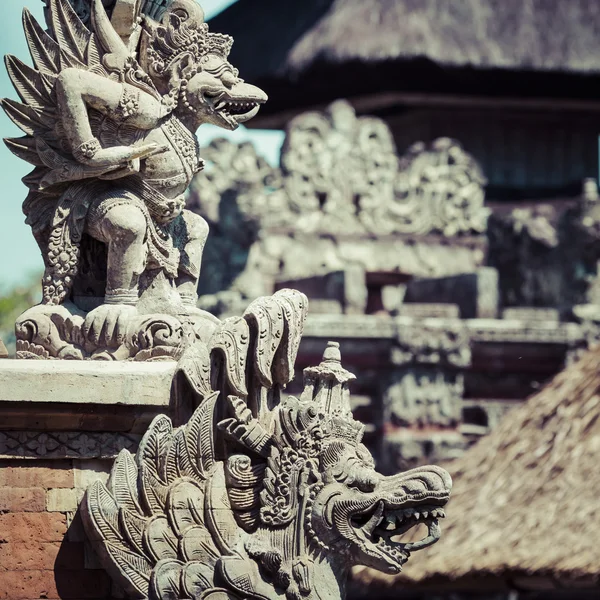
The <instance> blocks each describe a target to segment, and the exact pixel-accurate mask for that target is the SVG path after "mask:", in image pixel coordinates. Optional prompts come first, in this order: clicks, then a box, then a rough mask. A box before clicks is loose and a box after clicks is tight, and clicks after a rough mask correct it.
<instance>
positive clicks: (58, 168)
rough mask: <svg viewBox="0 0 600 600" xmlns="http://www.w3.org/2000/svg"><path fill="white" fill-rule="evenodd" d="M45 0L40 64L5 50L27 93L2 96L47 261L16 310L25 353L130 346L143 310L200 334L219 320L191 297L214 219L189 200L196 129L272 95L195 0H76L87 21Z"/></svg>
mask: <svg viewBox="0 0 600 600" xmlns="http://www.w3.org/2000/svg"><path fill="white" fill-rule="evenodd" d="M47 5H48V7H47V11H46V15H47V25H48V31H47V32H46V31H44V29H43V28H42V27H40V25H39V24H38V23H37V22H36V21H35V19H34V18H33V17H32V16H31V14H30V13H29V12H28V11H27V10H25V12H24V16H23V23H24V28H25V34H26V37H27V41H28V44H29V48H30V51H31V55H32V58H33V62H34V67H35V68H31V67H29V66H27V65H26V64H24V63H23V62H21V61H20V60H18V59H17V58H15V57H13V56H8V57H7V59H6V65H7V69H8V72H9V75H10V77H11V80H12V82H13V84H14V86H15V89H16V90H17V92H18V94H19V96H20V98H21V100H22V102H15V101H13V100H3V101H2V106H3V108H4V110H5V111H6V112H7V114H8V115H9V117H10V118H11V119H12V120H13V121H14V122H15V123H16V124H17V125H18V126H19V127H20V128H21V129H22V130H23V131H24V132H25V134H26V135H25V137H22V138H18V139H8V140H6V143H7V145H8V147H9V148H10V149H11V150H12V151H13V152H14V153H15V154H16V155H17V156H19V157H21V158H22V159H24V160H26V161H28V162H30V163H31V164H33V165H35V169H34V171H33V172H32V173H31V174H30V175H29V176H27V177H26V178H25V180H24V181H25V183H26V185H27V187H28V188H29V190H30V191H29V195H28V197H27V199H26V201H25V203H24V206H23V209H24V212H25V214H26V215H27V222H28V223H29V224H30V225H31V227H32V229H33V233H34V235H35V237H36V240H37V241H38V243H39V245H40V248H41V250H42V254H43V257H44V261H45V266H46V269H45V275H44V278H43V303H42V305H41V306H39V307H35V308H34V309H32V310H31V311H28V313H25V315H23V317H22V318H21V319H20V320H19V322H18V323H17V339H18V341H19V347H18V350H20V355H22V356H24V357H35V356H43V357H59V358H88V357H90V356H91V357H93V358H113V359H114V358H130V357H132V356H134V355H135V354H136V353H137V352H138V351H139V350H140V347H139V345H136V343H135V339H136V336H137V338H139V336H140V335H142V337H144V336H146V337H148V336H150V337H152V336H153V333H152V332H153V331H154V329H156V327H154V329H153V325H152V323H151V321H152V319H150V321H149V319H148V315H152V314H158V315H165V314H166V315H170V316H171V317H172V318H171V319H170V320H169V319H167V325H168V326H164V324H163V329H164V327H167V329H168V328H169V327H170V328H171V329H173V330H175V331H176V332H175V333H174V334H173V335H172V336H171V337H174V338H178V337H179V338H180V337H181V335H182V334H181V331H180V329H181V327H180V325H181V323H188V324H191V329H192V330H194V331H196V333H197V334H198V335H200V336H202V335H204V336H205V337H206V336H208V335H210V333H211V332H212V331H213V330H214V328H215V327H216V326H217V325H218V322H217V321H216V319H214V318H213V317H212V316H211V315H208V314H207V313H204V312H203V311H200V310H199V309H197V308H196V300H197V292H196V287H197V281H198V277H199V274H200V263H201V257H202V251H203V247H204V243H205V240H206V237H207V234H208V226H207V225H206V223H205V221H204V220H203V219H202V218H201V217H199V216H197V215H195V214H193V213H191V212H190V211H187V210H185V209H184V205H185V201H184V192H185V190H186V189H187V187H188V185H189V184H190V182H191V180H192V178H193V176H194V175H195V174H196V173H197V172H198V171H199V170H200V169H201V168H202V161H201V160H200V157H199V149H198V143H197V140H196V137H195V132H196V130H197V129H198V127H199V126H200V125H201V124H203V123H212V124H214V125H218V126H219V127H223V128H225V129H235V128H236V127H237V126H238V124H239V123H242V122H244V121H247V120H248V119H250V118H252V117H253V116H254V115H255V114H256V113H257V111H258V109H259V105H260V104H261V103H263V102H265V100H266V95H265V94H264V92H262V91H261V90H260V89H258V88H256V87H254V86H252V85H249V84H247V83H244V81H243V80H241V79H240V78H239V77H238V72H237V70H236V69H234V68H233V66H232V65H231V64H230V63H229V62H228V60H227V57H228V54H229V51H230V49H231V45H232V43H233V40H232V39H231V38H230V37H229V36H225V35H220V34H214V33H210V32H209V31H208V26H207V25H206V24H205V23H204V13H203V11H202V9H201V8H200V6H199V5H198V4H197V3H196V1H195V0H169V1H161V2H156V1H155V0H145V1H142V0H117V1H116V2H109V3H106V2H105V3H103V2H102V0H87V1H86V2H82V1H81V0H80V1H78V3H77V7H78V9H79V14H82V15H83V12H85V16H86V17H87V16H89V21H90V24H89V29H88V27H86V26H84V24H83V23H82V21H81V20H80V18H79V17H78V14H77V13H76V12H75V10H74V8H73V7H72V6H71V4H70V3H69V1H68V0H48V1H47ZM105 5H107V6H109V7H111V8H110V15H109V14H108V13H107V8H105ZM83 9H85V11H83ZM82 11H83V12H82ZM149 15H152V16H153V17H155V18H156V19H160V20H155V18H152V17H151V16H149ZM163 320H164V319H163ZM159 329H160V327H159ZM198 332H199V333H198ZM164 337H165V335H163V338H164ZM167 337H168V336H167ZM163 342H164V340H163ZM150 343H153V341H151V342H150ZM166 345H167V346H168V344H166ZM171 345H177V340H175V341H173V340H171Z"/></svg>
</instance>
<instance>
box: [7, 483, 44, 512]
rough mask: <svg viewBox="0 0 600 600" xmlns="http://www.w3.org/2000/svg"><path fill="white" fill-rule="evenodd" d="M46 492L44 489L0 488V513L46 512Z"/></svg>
mask: <svg viewBox="0 0 600 600" xmlns="http://www.w3.org/2000/svg"><path fill="white" fill-rule="evenodd" d="M45 498H46V492H45V490H43V489H42V488H17V487H2V488H0V512H16V513H19V512H34V513H39V512H43V511H44V507H45Z"/></svg>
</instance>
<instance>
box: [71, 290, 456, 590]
mask: <svg viewBox="0 0 600 600" xmlns="http://www.w3.org/2000/svg"><path fill="white" fill-rule="evenodd" d="M299 298H300V295H299V294H297V293H296V294H294V293H293V292H290V291H286V292H284V293H283V294H281V293H280V294H278V295H276V296H274V297H272V298H263V299H259V300H258V301H255V303H253V305H252V306H253V307H251V308H250V309H249V311H247V313H246V319H247V320H248V322H252V323H255V325H256V326H257V329H256V334H257V335H258V337H257V338H256V343H257V349H256V352H255V353H254V356H255V359H254V361H253V368H254V375H251V376H249V379H254V380H255V381H262V382H263V383H261V384H257V386H256V387H255V393H254V394H252V393H250V392H249V393H248V395H244V394H242V393H240V392H239V391H238V392H237V393H236V394H230V393H229V392H230V391H232V390H234V389H235V386H233V387H232V382H233V381H234V380H235V377H229V378H228V380H227V381H228V382H229V383H227V384H226V385H225V386H222V384H220V385H219V386H217V387H220V392H215V391H212V388H211V386H210V385H209V383H208V381H209V379H210V378H207V377H206V376H205V383H204V384H201V383H200V379H202V375H201V374H202V373H205V374H206V373H208V372H209V370H210V367H209V366H208V364H209V363H208V362H205V363H204V364H206V368H204V369H199V368H198V366H199V365H200V364H203V361H202V360H200V361H199V360H198V359H199V357H198V356H196V357H195V358H194V359H193V360H191V361H188V359H187V358H186V357H185V355H184V358H183V359H182V363H181V364H182V369H183V371H184V372H185V373H186V375H187V378H188V381H189V382H191V383H192V384H193V387H194V389H195V390H197V391H200V396H198V402H199V406H198V408H197V409H196V410H195V412H194V414H193V416H192V417H191V418H190V419H189V421H188V422H187V424H185V425H183V426H181V427H180V428H177V429H173V427H172V424H171V421H170V420H169V418H167V417H166V416H161V417H157V418H156V419H155V421H154V422H153V424H152V425H151V427H150V429H149V431H148V432H147V433H146V435H145V436H144V438H143V440H142V442H141V444H140V448H139V451H138V453H137V456H136V457H133V456H132V455H131V454H130V453H129V451H127V450H123V451H122V452H121V454H120V455H119V457H118V458H117V460H116V463H115V466H114V468H113V471H112V474H111V477H110V481H109V483H108V486H107V487H106V486H104V485H103V484H102V483H100V482H98V483H96V484H94V485H93V486H92V487H91V488H90V489H89V490H88V492H87V496H86V498H85V499H84V502H83V505H82V506H83V516H84V523H85V526H86V530H87V532H88V536H89V537H90V538H91V540H92V541H93V542H94V545H95V547H96V549H97V551H98V553H99V556H100V557H101V559H102V561H103V564H104V565H105V567H106V568H107V569H108V571H109V572H110V573H111V575H112V576H113V577H114V578H115V580H116V581H117V582H118V583H119V584H120V585H121V586H122V587H123V588H124V589H125V590H126V591H127V592H128V594H130V595H131V597H133V598H149V599H150V600H165V599H167V598H168V599H171V600H176V599H180V600H184V599H192V600H200V599H203V600H204V599H207V598H210V599H211V600H212V599H218V600H237V599H239V600H242V599H245V598H248V599H250V598H256V599H259V598H260V599H262V600H266V599H269V600H271V599H272V600H275V599H279V600H283V599H287V600H301V599H306V600H313V599H321V600H325V599H332V600H335V599H341V598H343V597H344V595H345V593H344V588H345V582H346V578H347V575H348V572H349V570H350V568H351V567H352V566H353V565H359V564H362V565H367V566H370V567H373V568H375V569H379V570H381V571H384V572H386V573H390V574H394V573H399V572H400V571H401V569H402V566H403V565H404V563H405V562H406V561H407V560H408V558H409V556H410V554H411V552H413V551H415V550H418V549H421V548H425V547H427V546H429V545H431V544H432V543H434V542H436V541H437V539H438V538H439V536H440V528H439V525H438V519H439V518H440V517H444V510H443V506H444V505H445V504H446V502H447V500H448V497H449V493H450V488H451V480H450V477H449V475H448V474H447V473H446V471H444V470H443V469H441V468H438V467H422V468H419V469H414V470H412V471H408V472H405V473H401V474H399V475H396V476H393V477H383V476H382V475H380V474H379V473H377V472H376V470H375V468H374V463H373V459H372V457H371V455H370V453H369V451H368V450H367V448H366V447H365V446H364V445H363V444H362V443H361V438H362V433H363V426H362V425H361V424H360V423H358V422H357V421H355V420H354V419H353V417H352V413H351V412H350V399H349V392H348V388H347V384H348V382H349V381H350V380H351V379H353V378H354V376H353V375H351V374H350V373H348V372H347V371H345V370H344V369H343V368H342V366H341V362H340V353H339V349H338V345H337V344H335V343H330V344H329V346H328V348H327V350H326V351H325V355H324V357H323V362H322V363H321V364H320V365H319V366H318V367H316V368H311V369H306V370H305V373H304V376H305V390H304V393H303V395H302V396H301V397H300V398H299V399H297V398H294V397H285V398H283V399H281V397H280V388H279V387H278V385H277V384H276V382H277V381H280V382H283V381H284V380H285V378H286V377H287V376H289V371H287V375H286V376H284V379H281V377H282V376H283V375H282V373H281V370H280V369H281V367H280V365H281V364H282V361H281V355H280V352H281V348H282V347H286V348H288V349H289V348H290V347H291V346H290V344H288V341H287V335H290V334H291V335H295V332H297V329H296V328H297V327H298V326H301V325H300V322H301V320H300V321H298V320H297V316H298V315H299V314H300V313H299V312H298V310H297V309H294V310H291V311H288V312H287V313H286V315H287V316H285V317H284V318H285V319H286V321H287V326H286V327H284V328H283V331H286V332H288V334H287V335H286V334H283V335H282V336H279V337H277V336H273V335H272V334H273V333H274V330H273V329H272V328H270V327H269V326H268V325H267V324H268V323H274V322H275V321H276V319H272V318H270V319H267V318H266V316H267V314H269V313H270V314H271V317H273V316H274V315H275V314H276V313H277V309H276V307H277V306H280V307H283V305H284V301H286V299H287V301H289V300H290V299H295V301H298V299H299ZM300 303H302V300H300ZM298 306H299V305H297V307H298ZM238 325H239V324H238ZM253 335H254V334H252V333H251V334H250V337H251V338H252V337H253ZM260 340H269V341H268V342H261V341H260ZM254 343H255V342H253V341H251V342H250V347H252V345H253V344H254ZM279 343H281V345H282V346H279V347H278V344H279ZM292 345H293V344H292ZM292 355H293V351H292ZM223 356H224V357H225V362H224V364H225V365H227V364H230V365H231V366H232V368H233V370H235V367H233V365H234V361H235V360H236V358H239V356H238V357H233V356H231V357H230V358H231V362H228V360H229V359H228V358H227V355H226V354H224V355H223ZM269 357H270V358H269ZM278 357H279V358H278ZM242 362H243V361H242ZM284 362H285V361H284ZM213 364H214V361H213ZM278 365H279V366H278ZM244 366H245V368H246V372H250V371H251V370H252V369H250V371H248V369H247V367H248V366H249V365H244ZM267 380H268V381H270V382H271V385H270V386H269V384H268V383H267ZM212 381H213V383H214V381H215V379H214V377H213V378H212ZM240 381H241V380H240ZM213 387H214V386H213ZM419 524H422V525H424V526H426V528H427V533H426V534H424V537H423V539H421V540H420V541H409V540H410V539H414V536H412V537H411V538H409V540H406V539H404V540H403V539H402V537H401V536H403V535H404V534H406V533H407V532H408V530H410V529H412V528H414V527H415V526H417V525H419Z"/></svg>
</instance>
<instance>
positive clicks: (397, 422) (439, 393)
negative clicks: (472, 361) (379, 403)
mask: <svg viewBox="0 0 600 600" xmlns="http://www.w3.org/2000/svg"><path fill="white" fill-rule="evenodd" d="M463 395H464V377H463V375H462V374H455V373H443V372H441V371H439V370H431V369H424V368H422V367H421V368H413V369H410V370H408V371H407V372H402V371H400V372H398V373H397V374H396V375H395V377H394V380H393V382H392V383H391V385H390V386H389V387H388V388H387V390H386V392H385V394H384V406H385V411H386V413H387V415H386V419H385V421H386V422H389V423H391V424H392V425H394V426H397V427H419V428H426V427H430V426H435V427H454V426H456V425H458V423H460V421H461V420H462V399H463Z"/></svg>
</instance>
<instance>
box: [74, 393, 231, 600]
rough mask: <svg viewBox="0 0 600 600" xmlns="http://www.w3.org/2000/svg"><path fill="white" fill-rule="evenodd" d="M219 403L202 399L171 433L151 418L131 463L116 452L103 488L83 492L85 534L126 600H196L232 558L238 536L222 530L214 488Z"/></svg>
mask: <svg viewBox="0 0 600 600" xmlns="http://www.w3.org/2000/svg"><path fill="white" fill-rule="evenodd" d="M218 396H219V394H218V393H216V392H215V393H213V394H212V395H211V396H209V397H208V398H206V400H205V401H204V402H202V404H201V405H200V406H199V408H198V409H197V410H196V412H195V413H194V415H193V416H192V418H191V419H190V421H189V422H188V423H187V425H185V426H184V427H181V428H179V429H177V430H173V428H172V426H171V421H170V420H169V419H168V418H167V417H165V416H159V417H157V418H156V419H155V420H154V421H153V423H152V424H151V426H150V428H149V429H148V431H147V433H146V435H145V436H144V437H143V439H142V442H141V443H140V447H139V450H138V453H137V455H136V457H135V458H134V457H133V456H132V455H131V454H130V452H129V451H128V450H122V451H121V453H120V454H119V456H118V458H117V460H116V461H115V464H114V466H113V470H112V473H111V476H110V480H109V482H108V484H107V486H105V485H103V484H102V483H100V482H96V483H95V484H94V485H93V486H92V487H91V488H90V489H89V490H88V491H87V493H86V498H85V501H84V502H83V504H82V508H83V517H84V520H85V524H86V529H87V531H88V535H89V536H90V538H91V540H92V541H93V542H94V545H95V547H96V550H97V551H98V553H99V554H100V556H101V558H103V559H104V560H103V562H104V564H105V565H106V566H107V568H108V569H109V570H110V572H111V575H112V576H113V577H114V578H115V580H116V581H117V582H119V583H120V585H121V586H122V587H123V588H124V589H125V591H126V592H127V593H128V594H130V595H131V596H132V597H133V598H148V597H149V598H180V597H181V598H196V597H199V594H200V592H202V591H204V590H210V589H211V588H213V587H214V577H215V566H216V564H217V560H218V559H219V558H220V557H221V556H224V555H233V554H234V550H233V546H234V544H235V541H236V540H235V536H236V535H237V529H236V528H233V527H232V528H230V531H227V528H226V527H225V528H224V527H223V521H224V520H225V521H226V520H227V519H226V518H225V519H224V517H223V511H227V510H228V506H227V505H226V504H225V503H224V502H223V498H222V496H223V494H222V491H223V490H222V489H221V490H218V489H215V486H214V481H218V480H219V473H218V472H217V471H218V470H219V468H220V464H217V463H216V462H215V453H214V438H213V435H214V428H213V418H214V410H215V405H216V403H217V399H218ZM221 468H222V467H221ZM209 479H210V480H211V481H213V484H212V486H211V484H209V483H207V481H208V480H209ZM219 491H220V492H221V494H219ZM207 495H208V496H211V495H212V498H211V497H208V498H207ZM215 510H218V511H219V515H218V517H216V516H215V514H213V513H214V511H215ZM230 522H231V524H232V525H233V524H234V520H233V516H231V519H230ZM217 526H218V529H217Z"/></svg>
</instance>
